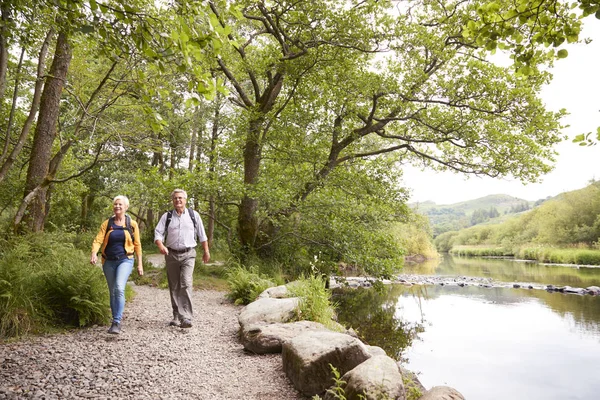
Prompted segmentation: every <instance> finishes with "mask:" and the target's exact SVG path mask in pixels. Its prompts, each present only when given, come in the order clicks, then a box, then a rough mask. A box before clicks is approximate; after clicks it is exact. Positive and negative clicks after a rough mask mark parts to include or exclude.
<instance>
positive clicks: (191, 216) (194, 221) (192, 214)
mask: <svg viewBox="0 0 600 400" xmlns="http://www.w3.org/2000/svg"><path fill="white" fill-rule="evenodd" d="M188 212H189V213H190V218H191V219H192V222H193V223H194V234H195V233H196V229H197V227H196V216H195V215H194V210H192V209H191V208H188Z"/></svg>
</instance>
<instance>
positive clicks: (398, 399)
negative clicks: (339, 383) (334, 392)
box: [325, 355, 406, 400]
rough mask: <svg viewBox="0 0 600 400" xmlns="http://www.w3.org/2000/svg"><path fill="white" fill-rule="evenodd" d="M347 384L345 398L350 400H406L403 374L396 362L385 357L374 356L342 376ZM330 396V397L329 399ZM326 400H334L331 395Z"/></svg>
mask: <svg viewBox="0 0 600 400" xmlns="http://www.w3.org/2000/svg"><path fill="white" fill-rule="evenodd" d="M342 380H343V381H345V382H346V386H345V388H344V396H345V397H346V399H348V400H359V399H366V400H378V399H382V398H383V399H390V400H404V399H405V398H406V396H405V392H404V384H403V382H402V374H401V373H400V369H399V368H398V365H397V364H396V361H394V360H393V359H391V358H390V357H388V356H385V355H379V356H374V357H371V358H369V359H368V360H366V361H365V362H363V363H361V364H359V365H357V366H356V367H355V368H354V369H352V370H350V371H348V372H346V373H345V374H344V375H343V376H342ZM328 396H329V397H328ZM325 399H326V400H333V399H334V397H333V396H331V395H329V394H328V395H326V396H325Z"/></svg>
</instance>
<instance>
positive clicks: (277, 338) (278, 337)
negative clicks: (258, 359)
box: [241, 321, 327, 354]
mask: <svg viewBox="0 0 600 400" xmlns="http://www.w3.org/2000/svg"><path fill="white" fill-rule="evenodd" d="M324 330H327V328H326V327H325V325H323V324H320V323H318V322H312V321H298V322H288V323H275V324H269V325H251V326H246V327H244V328H243V329H242V335H241V341H242V344H243V345H244V348H245V349H246V350H249V351H252V352H254V353H257V354H266V353H281V347H282V345H283V343H284V342H286V341H289V340H291V339H293V338H295V337H296V336H298V335H299V334H301V333H304V332H307V331H324Z"/></svg>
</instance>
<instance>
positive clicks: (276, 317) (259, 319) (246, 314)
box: [238, 297, 300, 329]
mask: <svg viewBox="0 0 600 400" xmlns="http://www.w3.org/2000/svg"><path fill="white" fill-rule="evenodd" d="M299 303H300V298H298V297H291V298H289V299H272V298H263V299H259V300H256V301H254V302H252V303H250V304H248V305H247V306H246V307H244V308H243V309H242V311H241V312H240V315H239V317H238V322H239V323H240V325H241V326H242V329H244V327H246V326H251V325H266V324H273V323H277V322H289V321H290V320H291V319H292V318H293V317H294V316H295V315H296V311H297V309H298V305H299Z"/></svg>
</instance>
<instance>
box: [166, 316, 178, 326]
mask: <svg viewBox="0 0 600 400" xmlns="http://www.w3.org/2000/svg"><path fill="white" fill-rule="evenodd" d="M180 325H181V322H180V321H179V318H173V319H172V320H171V322H169V326H180Z"/></svg>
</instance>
